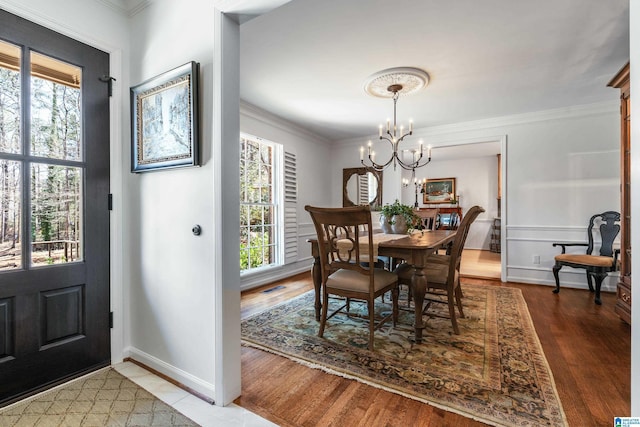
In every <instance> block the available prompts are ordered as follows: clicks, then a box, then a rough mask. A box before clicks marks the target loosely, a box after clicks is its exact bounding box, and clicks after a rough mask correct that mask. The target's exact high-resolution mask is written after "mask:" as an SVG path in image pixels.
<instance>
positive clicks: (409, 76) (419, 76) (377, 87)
mask: <svg viewBox="0 0 640 427" xmlns="http://www.w3.org/2000/svg"><path fill="white" fill-rule="evenodd" d="M428 84H429V74H427V72H426V71H423V70H421V69H419V68H413V67H396V68H388V69H386V70H382V71H379V72H377V73H375V74H372V75H370V76H369V77H368V78H367V80H366V82H365V84H364V90H365V92H367V93H368V94H369V95H371V96H376V97H379V98H392V97H393V96H394V95H395V94H394V93H393V92H390V91H389V90H388V88H389V86H392V85H400V86H401V87H402V89H401V90H400V91H399V92H398V93H399V94H402V95H407V94H410V93H413V92H416V91H418V90H420V89H422V88H424V87H425V86H427V85H428Z"/></svg>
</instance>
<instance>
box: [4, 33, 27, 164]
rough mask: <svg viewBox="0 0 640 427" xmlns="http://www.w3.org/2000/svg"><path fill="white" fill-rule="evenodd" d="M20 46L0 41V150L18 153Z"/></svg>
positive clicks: (19, 145) (19, 149)
mask: <svg viewBox="0 0 640 427" xmlns="http://www.w3.org/2000/svg"><path fill="white" fill-rule="evenodd" d="M20 57H21V54H20V48H19V47H17V46H14V45H12V44H9V43H5V42H3V41H0V151H1V152H4V153H14V154H19V153H21V152H22V149H21V147H22V144H21V143H20Z"/></svg>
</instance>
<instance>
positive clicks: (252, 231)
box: [240, 136, 279, 270]
mask: <svg viewBox="0 0 640 427" xmlns="http://www.w3.org/2000/svg"><path fill="white" fill-rule="evenodd" d="M274 146H275V145H274V143H272V142H268V141H264V140H261V139H259V138H250V137H244V136H243V137H242V138H241V139H240V200H241V208H240V268H241V269H242V270H250V269H252V268H258V267H263V266H268V265H272V264H276V263H277V262H278V259H277V258H278V253H279V252H278V248H277V247H276V240H277V239H276V233H277V232H279V228H278V225H277V224H276V223H275V221H276V220H275V212H276V205H275V203H274V200H275V199H276V198H275V197H274V194H275V191H276V188H275V187H274V178H273V177H274V171H275V169H274V168H275V165H274V153H276V152H279V151H276V150H275V149H274Z"/></svg>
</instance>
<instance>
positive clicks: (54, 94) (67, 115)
mask: <svg viewBox="0 0 640 427" xmlns="http://www.w3.org/2000/svg"><path fill="white" fill-rule="evenodd" d="M31 68H32V73H31V74H32V75H31V154H32V155H34V156H39V157H47V158H53V159H65V160H82V157H81V156H82V153H81V145H82V139H81V136H82V127H81V123H82V120H81V117H82V116H81V108H80V105H81V104H80V102H81V99H80V92H81V91H80V78H81V70H80V68H78V67H75V66H73V65H70V64H67V63H64V62H61V61H58V60H57V59H53V58H50V57H47V56H44V55H41V54H38V53H35V52H32V53H31Z"/></svg>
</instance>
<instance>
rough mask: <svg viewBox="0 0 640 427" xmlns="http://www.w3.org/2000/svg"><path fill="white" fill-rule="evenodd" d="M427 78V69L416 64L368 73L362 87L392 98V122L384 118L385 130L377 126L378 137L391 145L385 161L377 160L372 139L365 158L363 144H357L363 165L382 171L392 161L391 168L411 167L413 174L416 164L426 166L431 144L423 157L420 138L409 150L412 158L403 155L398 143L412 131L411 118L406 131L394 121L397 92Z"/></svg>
mask: <svg viewBox="0 0 640 427" xmlns="http://www.w3.org/2000/svg"><path fill="white" fill-rule="evenodd" d="M428 82H429V75H428V74H427V73H426V72H424V71H422V70H420V69H417V68H407V67H400V68H391V69H388V70H384V71H381V72H379V73H376V74H374V75H373V76H371V77H369V80H368V81H367V83H366V84H365V91H366V92H367V93H369V94H370V95H373V96H377V97H386V98H389V97H390V98H392V99H393V124H392V123H391V120H389V119H387V129H386V132H383V126H382V125H380V126H379V128H378V130H379V138H380V140H385V141H387V142H388V143H389V144H390V145H391V149H392V154H391V157H390V158H389V159H388V160H387V161H385V162H376V160H375V152H374V151H373V146H372V143H371V141H369V142H368V145H367V155H366V158H365V152H364V150H365V149H364V147H360V163H361V164H362V165H363V166H365V167H368V168H372V169H375V170H377V171H382V170H383V169H384V168H386V167H387V166H389V165H390V164H392V163H393V169H394V170H395V169H396V167H397V165H400V167H402V168H403V169H405V170H410V171H412V175H413V176H415V170H416V169H417V168H420V167H422V166H425V165H427V164H428V163H429V162H430V161H431V147H427V149H426V158H425V149H424V144H423V142H422V140H420V141H419V143H420V146H419V148H418V149H413V150H410V151H411V153H412V160H411V161H405V160H403V159H402V155H401V151H400V149H399V146H400V143H401V142H402V141H404V139H405V138H406V137H407V136H411V135H413V121H410V122H409V128H408V130H407V131H406V132H405V128H404V126H400V127H398V123H397V107H398V98H399V97H400V94H401V93H403V94H407V93H411V92H415V91H416V90H419V89H422V88H423V87H425V86H426V85H427V83H428Z"/></svg>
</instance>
